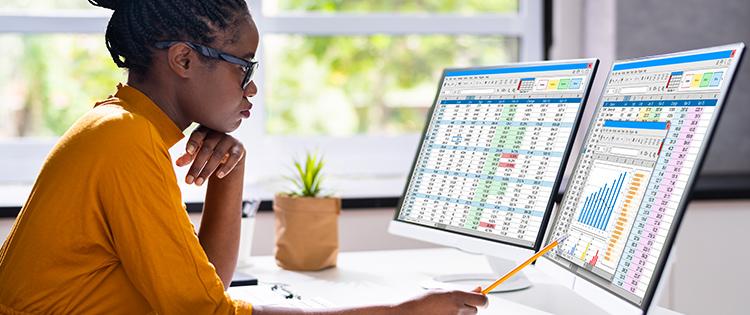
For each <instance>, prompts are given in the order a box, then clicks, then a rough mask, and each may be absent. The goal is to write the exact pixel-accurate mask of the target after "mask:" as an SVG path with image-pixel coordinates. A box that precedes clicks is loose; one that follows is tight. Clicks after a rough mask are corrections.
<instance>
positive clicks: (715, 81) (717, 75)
mask: <svg viewBox="0 0 750 315" xmlns="http://www.w3.org/2000/svg"><path fill="white" fill-rule="evenodd" d="M723 74H724V72H722V71H717V72H714V75H713V76H712V77H711V84H709V85H708V86H710V87H717V86H719V84H721V77H722V75H723Z"/></svg>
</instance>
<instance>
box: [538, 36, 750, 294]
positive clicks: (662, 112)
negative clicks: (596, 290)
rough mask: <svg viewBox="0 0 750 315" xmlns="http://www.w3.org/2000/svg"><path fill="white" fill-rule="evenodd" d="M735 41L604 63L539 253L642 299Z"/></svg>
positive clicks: (720, 93)
mask: <svg viewBox="0 0 750 315" xmlns="http://www.w3.org/2000/svg"><path fill="white" fill-rule="evenodd" d="M743 48H744V46H743V45H742V44H738V45H730V46H723V47H717V48H712V49H705V50H698V51H691V52H685V53H678V54H671V55H662V56H656V57H648V58H644V59H638V60H628V61H620V62H615V63H614V65H613V67H612V69H611V71H610V74H609V78H608V79H607V82H606V84H605V87H604V93H603V95H602V98H601V100H600V102H599V106H598V107H597V110H596V112H595V114H594V118H593V120H592V123H591V126H590V128H589V131H588V134H587V136H586V139H585V141H584V144H583V147H582V150H581V155H580V157H579V159H578V161H577V163H576V166H575V169H574V171H573V173H572V175H571V178H570V181H569V183H568V187H567V190H566V193H565V196H564V197H563V200H562V202H561V204H560V208H559V211H558V213H557V214H556V216H555V219H554V220H553V224H552V234H551V235H550V237H551V238H557V237H561V236H563V235H566V234H567V235H568V237H567V239H566V240H565V242H564V243H563V244H562V245H560V246H558V248H556V250H555V251H554V252H553V254H550V255H548V257H550V258H552V259H553V260H554V261H556V262H558V263H559V264H562V265H563V266H564V267H566V268H569V269H570V270H571V271H572V272H574V273H576V274H578V275H580V276H583V277H585V278H587V279H588V280H590V281H591V282H593V283H595V284H597V285H599V286H601V287H603V288H605V289H607V290H610V291H611V292H613V293H615V294H616V295H618V296H620V297H621V298H624V299H625V300H627V301H629V302H631V303H632V304H635V305H637V306H639V307H643V308H645V307H647V305H645V306H644V303H646V304H648V303H650V298H651V297H652V296H653V290H654V289H655V287H656V286H655V285H652V284H655V283H657V282H658V281H655V280H654V279H658V277H659V276H660V274H661V270H660V268H663V266H664V260H666V258H667V256H668V253H669V248H670V247H671V244H672V240H673V237H674V234H675V232H676V229H677V226H678V225H679V221H680V219H681V214H682V211H683V210H684V207H685V203H686V200H687V197H688V195H689V192H690V189H691V187H692V181H693V179H694V177H695V175H696V174H697V173H698V169H699V167H700V164H701V161H702V158H703V155H704V153H705V151H706V147H707V145H708V142H709V139H710V136H711V133H712V130H713V129H714V127H715V124H716V121H717V119H718V116H719V112H720V111H721V109H722V103H723V101H724V98H725V97H726V94H727V91H728V89H729V85H730V83H731V79H732V75H733V73H734V69H735V68H736V66H737V63H738V62H739V59H740V55H741V54H742V50H743Z"/></svg>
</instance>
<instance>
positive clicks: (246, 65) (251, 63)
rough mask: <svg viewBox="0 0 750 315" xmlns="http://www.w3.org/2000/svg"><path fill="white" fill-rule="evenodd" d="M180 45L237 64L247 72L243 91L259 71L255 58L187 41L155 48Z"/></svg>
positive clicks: (161, 44)
mask: <svg viewBox="0 0 750 315" xmlns="http://www.w3.org/2000/svg"><path fill="white" fill-rule="evenodd" d="M178 43H183V44H185V45H187V46H188V47H190V48H192V49H193V50H195V51H197V52H198V53H199V54H201V55H203V56H205V57H208V58H213V59H219V60H223V61H226V62H229V63H231V64H235V65H238V66H240V67H242V71H244V72H245V76H244V77H243V78H242V83H241V84H240V87H242V89H243V90H245V89H247V86H248V85H250V82H252V81H253V75H254V74H255V70H257V69H258V61H257V60H255V58H253V59H251V60H247V59H243V58H240V57H237V56H234V55H232V54H228V53H225V52H223V51H220V50H218V49H215V48H211V47H208V46H203V45H200V44H196V43H191V42H186V41H177V40H172V41H160V42H156V43H155V44H154V47H156V48H159V49H167V48H169V47H172V46H173V45H175V44H178Z"/></svg>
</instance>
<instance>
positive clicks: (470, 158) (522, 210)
mask: <svg viewBox="0 0 750 315" xmlns="http://www.w3.org/2000/svg"><path fill="white" fill-rule="evenodd" d="M597 65H598V60H597V59H580V60H566V61H550V62H536V63H518V64H509V65H503V66H495V67H482V68H462V69H446V70H444V72H443V75H442V78H441V80H440V84H439V86H438V91H437V95H436V97H435V101H434V103H433V105H432V108H431V110H430V113H429V120H428V122H427V124H426V126H425V128H424V132H423V134H422V139H421V141H420V144H419V149H418V151H417V154H416V157H415V159H414V163H413V165H412V169H411V172H410V173H409V179H408V181H407V183H406V187H405V189H404V193H403V197H402V198H401V201H400V203H399V205H398V207H397V211H396V213H395V216H394V218H393V220H392V221H391V224H390V226H389V231H390V232H391V233H393V234H397V235H402V236H407V237H410V238H415V239H419V240H425V241H429V242H433V243H437V244H441V245H446V246H451V247H455V248H458V249H461V250H464V251H467V252H474V253H481V254H484V255H487V256H491V257H497V258H503V259H505V260H499V259H493V260H491V265H492V266H493V269H494V270H495V272H496V273H502V272H506V271H508V270H510V269H511V268H512V267H513V264H514V263H515V262H516V261H519V260H522V259H525V258H528V257H527V256H529V255H530V254H531V253H533V252H534V251H535V250H537V249H539V248H540V245H541V242H542V236H543V235H542V234H543V233H542V232H543V231H544V230H545V226H546V224H547V222H548V220H549V217H550V213H551V211H552V207H553V205H554V198H555V194H556V193H557V191H558V188H559V183H560V181H561V177H562V175H563V169H564V166H565V164H566V161H567V159H568V156H569V153H570V149H571V146H572V143H573V138H574V136H575V134H576V131H577V128H578V124H579V121H580V118H581V115H582V112H583V107H584V104H585V103H586V98H587V96H588V94H589V90H590V87H591V82H592V79H593V77H594V74H595V73H596V69H597ZM492 277H495V275H481V276H478V275H459V276H457V277H452V276H447V277H445V278H441V280H445V281H453V280H473V281H474V283H475V284H476V283H477V282H476V281H479V280H481V281H492V280H494V279H492ZM529 285H530V283H529V282H528V281H525V279H524V278H523V277H516V278H514V279H513V280H512V281H508V282H507V283H505V284H504V285H503V286H501V287H498V288H499V289H500V290H502V289H503V288H506V289H508V290H513V289H520V288H523V287H528V286H529Z"/></svg>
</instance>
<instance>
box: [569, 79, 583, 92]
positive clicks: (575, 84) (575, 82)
mask: <svg viewBox="0 0 750 315" xmlns="http://www.w3.org/2000/svg"><path fill="white" fill-rule="evenodd" d="M581 82H583V79H581V78H573V79H571V80H570V89H571V90H577V89H580V88H581Z"/></svg>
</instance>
